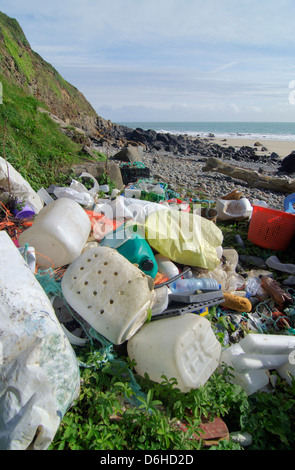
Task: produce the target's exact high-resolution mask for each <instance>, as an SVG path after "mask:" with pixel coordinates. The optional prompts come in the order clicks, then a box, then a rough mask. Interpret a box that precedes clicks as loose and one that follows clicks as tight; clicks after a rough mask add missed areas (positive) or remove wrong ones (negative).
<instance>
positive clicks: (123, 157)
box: [111, 145, 142, 163]
mask: <svg viewBox="0 0 295 470" xmlns="http://www.w3.org/2000/svg"><path fill="white" fill-rule="evenodd" d="M111 159H112V160H119V161H121V162H131V163H134V162H142V148H141V147H134V146H133V145H128V146H127V147H123V148H122V149H121V150H120V151H119V152H117V153H116V154H115V155H113V156H112V157H111Z"/></svg>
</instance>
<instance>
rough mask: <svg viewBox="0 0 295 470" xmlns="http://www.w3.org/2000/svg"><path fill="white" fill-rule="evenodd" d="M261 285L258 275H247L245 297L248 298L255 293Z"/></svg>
mask: <svg viewBox="0 0 295 470" xmlns="http://www.w3.org/2000/svg"><path fill="white" fill-rule="evenodd" d="M260 287H261V280H260V279H259V277H249V278H248V279H247V280H246V283H245V289H246V297H248V298H250V297H252V296H255V295H256V294H257V291H258V289H259V288H260Z"/></svg>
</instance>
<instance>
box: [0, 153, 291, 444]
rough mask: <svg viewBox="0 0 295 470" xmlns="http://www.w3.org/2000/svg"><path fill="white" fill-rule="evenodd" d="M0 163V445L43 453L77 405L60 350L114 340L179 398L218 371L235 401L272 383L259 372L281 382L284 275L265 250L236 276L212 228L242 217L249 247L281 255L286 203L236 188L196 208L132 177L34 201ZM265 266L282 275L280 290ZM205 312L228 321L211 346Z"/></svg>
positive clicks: (286, 309)
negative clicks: (115, 187) (225, 374)
mask: <svg viewBox="0 0 295 470" xmlns="http://www.w3.org/2000/svg"><path fill="white" fill-rule="evenodd" d="M0 164H1V167H0V180H1V185H2V186H3V187H4V188H5V191H6V196H7V198H6V201H5V200H3V199H2V202H1V207H0V216H1V217H0V255H1V263H0V292H1V306H0V320H1V344H0V346H1V349H0V359H1V367H0V374H1V377H0V378H1V380H0V448H1V449H4V450H5V449H10V450H14V449H17V450H21V449H23V450H25V449H47V448H48V447H49V445H50V443H51V442H52V440H53V439H54V436H55V433H56V432H57V429H58V427H59V425H60V423H61V421H62V419H63V417H64V415H65V413H66V412H67V410H68V409H69V407H71V405H72V404H73V402H74V400H75V399H76V398H77V396H79V390H80V375H79V362H78V360H77V358H76V355H75V352H74V347H79V346H84V345H85V344H87V342H91V341H92V340H93V339H95V340H98V342H99V344H100V345H101V348H102V349H104V348H105V350H106V351H110V350H111V348H112V346H113V345H121V344H123V343H126V347H127V354H128V356H129V358H130V359H131V360H133V361H134V364H135V371H136V373H137V374H139V375H140V376H144V375H145V374H148V376H149V377H150V379H151V380H152V381H154V382H161V377H162V376H163V375H164V376H166V377H167V378H168V379H169V378H175V379H176V383H175V386H176V387H178V388H179V389H180V390H181V391H182V392H183V393H186V392H188V391H189V390H191V389H194V388H198V387H200V386H203V385H204V384H206V382H207V381H208V379H209V378H210V376H211V375H212V374H213V373H214V372H215V371H217V370H222V369H223V368H224V367H231V368H232V370H233V373H232V375H231V379H230V380H231V381H232V383H235V384H238V385H240V386H241V387H242V388H243V389H244V390H245V392H246V393H247V394H248V395H251V394H253V393H255V392H256V391H258V390H262V391H263V390H267V389H268V388H269V387H271V386H272V382H271V374H270V371H272V370H275V371H276V372H277V373H278V374H279V375H280V376H281V377H282V378H283V379H285V380H286V381H287V382H288V383H289V384H291V382H292V378H293V377H295V360H294V355H293V356H292V354H293V353H294V351H295V304H294V302H295V290H294V289H295V288H294V280H292V279H293V278H294V274H295V265H294V264H292V263H282V262H281V261H280V259H279V258H278V256H277V251H276V255H273V254H272V253H271V251H270V255H269V257H268V258H267V259H266V260H262V262H263V263H264V266H263V268H261V267H260V268H259V269H252V270H251V271H248V272H246V271H245V272H243V273H241V270H240V266H239V263H240V261H241V259H240V257H239V253H238V251H237V250H235V249H234V248H232V247H224V246H223V241H224V237H223V232H222V229H220V228H219V226H218V224H217V222H218V221H225V220H226V221H227V220H235V221H237V223H239V221H240V220H246V221H248V223H249V232H248V240H249V241H250V242H252V243H253V246H258V247H263V248H268V249H269V250H273V251H275V250H285V249H287V248H288V247H289V246H290V244H291V243H292V240H293V238H294V235H295V214H294V210H293V206H292V204H293V202H294V195H292V197H288V198H286V199H287V201H286V204H285V210H282V211H279V210H277V209H272V208H268V207H267V206H265V204H260V202H259V201H257V203H256V205H252V204H250V202H249V200H248V199H246V198H243V196H242V194H240V193H239V194H237V192H233V193H231V194H229V195H225V197H224V198H222V199H220V200H218V201H217V203H216V205H215V204H214V205H213V204H212V203H211V202H210V201H209V203H208V201H206V202H207V203H208V204H207V206H206V208H205V210H204V207H201V204H199V202H200V201H193V200H181V198H180V197H179V196H178V195H177V194H173V193H172V192H171V191H170V190H169V189H168V186H167V184H164V183H162V182H159V181H153V180H150V179H148V176H149V175H148V174H147V175H143V173H142V176H147V177H146V178H144V177H143V178H141V179H140V178H133V181H131V182H130V183H129V184H126V183H125V184H126V186H125V192H124V194H123V193H122V192H119V191H115V192H112V194H110V190H109V187H108V186H106V185H104V186H103V187H102V186H100V185H99V184H98V183H97V181H96V180H95V179H94V178H93V177H92V176H91V175H90V174H88V173H84V174H82V175H81V176H82V177H84V178H88V179H90V181H92V183H93V186H92V188H91V189H90V190H89V189H86V187H85V186H84V185H83V184H82V183H80V182H79V181H77V180H72V183H71V185H70V186H69V187H62V188H55V189H54V191H53V192H51V194H49V192H48V191H47V190H46V189H44V188H40V190H39V191H38V193H35V192H34V191H33V190H32V189H31V188H30V186H29V185H28V183H27V182H25V181H24V180H23V179H22V178H21V177H20V176H19V175H18V173H17V172H16V171H15V170H14V169H13V168H12V167H10V168H9V172H10V174H9V177H8V176H7V174H6V173H5V172H6V170H7V166H6V163H3V162H2V159H1V161H0ZM140 170H142V169H141V168H140ZM124 178H125V180H126V181H128V172H127V169H126V172H125V173H124ZM8 179H9V184H8ZM12 196H13V197H12ZM12 202H13V204H12ZM201 202H204V201H201ZM212 211H213V212H212ZM237 236H238V235H237ZM237 242H238V244H239V246H243V240H242V239H241V237H239V238H238V239H237ZM253 259H254V256H253ZM255 268H257V266H255ZM269 270H275V271H277V272H280V273H282V272H283V273H285V274H286V275H289V277H288V279H286V281H287V282H286V284H282V283H278V282H277V281H276V280H275V279H274V278H273V275H272V271H269ZM286 277H287V276H286ZM292 282H293V283H292ZM292 286H293V287H292ZM212 308H213V309H215V311H216V316H217V317H218V316H223V315H224V316H230V317H231V319H232V321H233V324H235V325H236V331H234V332H230V333H229V332H225V335H224V339H223V341H222V342H220V341H219V339H218V337H217V331H216V326H215V325H214V324H213V323H211V322H210V320H209V319H208V318H209V317H208V313H209V311H210V309H212ZM73 321H74V323H75V328H74V329H73V328H70V327H69V325H70V324H71V323H73ZM290 354H291V356H292V357H293V360H290ZM213 423H215V424H214V425H213V424H212V429H211V428H209V427H208V426H209V425H208V423H207V422H206V421H204V423H203V427H204V429H205V431H206V432H207V434H206V436H207V437H206V439H207V441H208V442H211V441H212V439H213V441H214V438H215V437H216V436H215V434H214V426H217V425H219V426H220V421H218V418H216V419H215V421H214V422H213ZM181 426H182V427H183V428H185V424H184V423H182V425H181ZM224 426H225V425H224V423H221V428H222V435H223V436H227V435H228V431H227V429H226V427H224ZM238 438H239V439H242V440H243V439H246V438H247V439H248V436H246V437H245V436H244V437H243V436H239V437H237V439H238Z"/></svg>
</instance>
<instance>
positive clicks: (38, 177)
mask: <svg viewBox="0 0 295 470" xmlns="http://www.w3.org/2000/svg"><path fill="white" fill-rule="evenodd" d="M0 81H1V83H2V85H3V104H2V105H0V142H1V144H2V143H3V146H4V148H2V149H1V150H2V155H3V154H4V151H5V156H6V158H7V160H8V161H9V162H10V163H11V164H12V165H13V166H14V168H15V169H16V170H17V171H19V172H20V173H21V175H22V176H23V177H24V178H25V179H26V180H27V181H28V182H29V183H30V184H31V186H32V187H33V189H35V190H38V189H39V188H40V187H41V186H44V187H48V186H50V185H51V184H62V183H65V182H66V181H67V179H68V176H66V175H65V174H64V173H63V169H64V168H69V167H70V166H71V165H73V164H75V163H79V162H80V161H81V159H83V157H84V158H85V157H86V155H85V154H84V153H83V151H82V144H83V142H75V141H74V140H73V139H70V138H69V137H67V136H66V135H65V134H64V133H62V132H61V130H60V127H59V126H58V125H57V124H56V123H55V122H54V121H53V120H52V119H51V118H50V117H49V116H48V115H47V114H46V113H42V112H40V111H39V107H41V108H44V107H45V106H44V104H43V103H41V102H39V101H38V100H37V99H36V98H34V97H32V96H30V95H28V94H27V93H26V92H25V91H24V90H23V89H22V88H20V87H18V86H17V85H14V84H12V83H11V82H10V81H9V80H7V79H6V78H5V77H3V75H1V74H0ZM1 147H2V145H1ZM96 155H97V160H104V159H105V156H103V155H100V154H98V153H97V154H96ZM87 158H88V159H89V156H87Z"/></svg>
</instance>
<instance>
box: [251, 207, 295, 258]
mask: <svg viewBox="0 0 295 470" xmlns="http://www.w3.org/2000/svg"><path fill="white" fill-rule="evenodd" d="M294 235H295V215H294V214H290V213H288V212H284V211H279V210H277V209H269V208H268V207H262V206H253V213H252V217H251V220H250V224H249V230H248V240H249V241H250V242H252V243H254V244H255V245H258V246H261V247H263V248H270V249H271V250H286V249H287V248H288V247H289V245H290V243H291V241H292V238H293V236H294Z"/></svg>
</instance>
